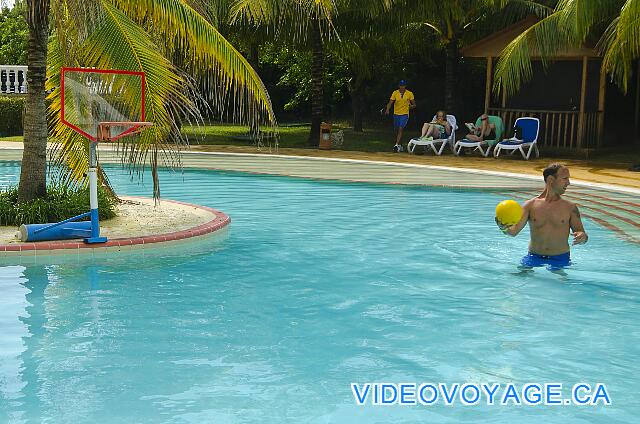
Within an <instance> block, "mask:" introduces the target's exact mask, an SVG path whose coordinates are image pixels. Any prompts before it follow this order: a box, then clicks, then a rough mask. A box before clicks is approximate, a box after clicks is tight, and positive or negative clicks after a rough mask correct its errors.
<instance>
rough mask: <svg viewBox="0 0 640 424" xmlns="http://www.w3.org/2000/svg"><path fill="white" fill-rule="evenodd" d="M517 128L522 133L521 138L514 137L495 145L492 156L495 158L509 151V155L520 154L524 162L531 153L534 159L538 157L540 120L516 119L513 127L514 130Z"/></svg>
mask: <svg viewBox="0 0 640 424" xmlns="http://www.w3.org/2000/svg"><path fill="white" fill-rule="evenodd" d="M517 127H519V128H520V130H521V131H522V138H517V137H515V136H514V137H511V138H508V139H506V140H502V141H501V142H500V143H498V144H496V147H495V149H493V155H494V156H495V157H498V156H500V152H501V151H503V150H508V151H511V154H513V153H515V151H516V150H517V151H519V152H520V153H522V157H523V158H524V159H526V160H529V157H530V156H531V152H532V151H535V152H536V157H539V156H540V151H539V150H538V134H539V133H540V120H539V119H538V118H529V117H524V118H518V119H516V122H515V124H514V125H513V128H514V129H515V128H517ZM525 150H526V152H525Z"/></svg>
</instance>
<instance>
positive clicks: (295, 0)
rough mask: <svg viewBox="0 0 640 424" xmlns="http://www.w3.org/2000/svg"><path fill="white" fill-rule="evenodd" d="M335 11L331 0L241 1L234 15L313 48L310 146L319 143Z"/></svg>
mask: <svg viewBox="0 0 640 424" xmlns="http://www.w3.org/2000/svg"><path fill="white" fill-rule="evenodd" d="M336 14H337V7H336V3H335V2H334V1H332V0H238V1H237V2H236V3H235V5H234V8H233V12H232V15H231V19H232V22H234V23H236V24H246V23H251V24H253V25H256V26H260V25H267V26H270V27H272V28H273V31H274V37H275V38H276V39H278V40H282V41H284V42H285V43H287V44H290V45H292V46H296V47H298V48H304V49H309V50H310V51H311V54H312V61H311V69H310V73H311V130H310V132H309V138H308V140H309V145H310V146H318V144H319V141H320V139H319V136H320V123H321V122H322V115H323V113H322V111H323V97H324V93H323V83H322V77H323V73H324V43H325V39H326V38H327V37H329V36H331V35H332V34H333V23H332V20H333V17H334V16H335V15H336Z"/></svg>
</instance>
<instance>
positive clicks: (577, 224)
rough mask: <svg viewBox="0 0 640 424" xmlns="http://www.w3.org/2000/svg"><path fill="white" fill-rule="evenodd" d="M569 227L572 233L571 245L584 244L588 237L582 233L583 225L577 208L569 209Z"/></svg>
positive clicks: (574, 206)
mask: <svg viewBox="0 0 640 424" xmlns="http://www.w3.org/2000/svg"><path fill="white" fill-rule="evenodd" d="M569 225H570V226H571V231H573V243H572V244H574V245H575V244H584V243H586V242H587V240H589V236H588V235H587V233H586V232H585V231H584V225H582V219H581V218H580V211H579V210H578V206H576V205H573V209H571V218H570V219H569Z"/></svg>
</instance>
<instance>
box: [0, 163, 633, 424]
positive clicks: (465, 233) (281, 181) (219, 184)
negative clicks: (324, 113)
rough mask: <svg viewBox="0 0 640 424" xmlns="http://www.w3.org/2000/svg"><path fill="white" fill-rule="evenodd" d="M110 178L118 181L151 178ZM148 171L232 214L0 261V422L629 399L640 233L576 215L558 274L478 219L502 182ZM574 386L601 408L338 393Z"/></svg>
mask: <svg viewBox="0 0 640 424" xmlns="http://www.w3.org/2000/svg"><path fill="white" fill-rule="evenodd" d="M14 166H15V165H14ZM3 169H4V171H6V172H4V176H5V178H6V179H11V178H13V177H6V176H8V175H16V176H17V175H18V173H17V167H16V168H15V171H16V172H13V173H12V172H10V169H11V167H10V166H5V168H3ZM110 176H111V179H112V182H113V183H114V184H115V186H116V187H117V190H118V192H119V193H122V194H127V195H147V194H148V193H149V192H150V189H149V187H148V186H147V187H143V186H139V185H138V184H137V183H135V182H131V181H130V179H129V177H128V175H126V174H124V173H122V172H120V171H117V170H115V169H111V170H110ZM161 178H162V181H163V185H162V193H163V196H164V197H165V198H170V199H176V200H180V201H186V202H191V203H197V204H202V205H205V206H210V207H215V208H217V209H219V210H222V211H224V212H225V213H227V214H228V215H230V216H231V217H232V220H233V221H232V224H231V226H230V228H229V230H228V231H229V232H228V235H227V237H226V238H225V239H224V240H212V241H210V242H208V243H203V244H202V245H201V249H196V250H195V251H194V250H193V249H189V251H188V252H189V253H188V256H184V257H182V256H180V255H179V254H178V253H179V252H176V248H171V249H168V250H167V251H165V252H163V251H159V252H158V253H155V254H144V255H139V254H136V252H129V253H126V252H125V253H121V254H113V255H105V256H104V257H101V260H100V261H92V260H79V261H70V262H68V263H65V262H62V263H53V262H52V263H47V262H46V260H45V261H42V258H41V259H40V260H39V261H38V263H37V264H30V265H10V264H6V266H3V267H2V268H0V287H1V289H0V293H2V297H0V328H2V335H1V336H0V422H15V423H23V422H25V423H32V422H33V423H36V422H52V423H60V422H74V423H94V422H100V423H121V422H136V423H158V422H167V423H192V422H193V423H202V422H229V423H236V422H247V423H253V422H262V423H282V422H296V423H301V422H311V423H329V422H330V423H334V422H335V423H352V422H363V423H365V422H366V423H373V422H381V423H382V422H394V423H404V422H406V423H413V422H434V423H448V422H452V423H453V422H491V423H514V422H517V423H538V422H542V421H544V422H545V423H582V422H589V423H615V422H620V423H622V422H633V421H634V420H635V419H636V417H637V416H638V414H640V408H639V407H638V403H637V402H636V394H637V387H638V377H637V376H638V375H640V365H638V364H639V359H640V343H639V341H640V340H639V333H638V330H637V328H638V327H637V323H638V321H637V320H638V316H639V314H640V306H639V304H640V289H639V288H638V284H637V282H638V281H639V280H640V271H639V270H638V268H637V263H638V258H640V246H638V245H637V244H635V243H632V242H629V241H626V240H624V239H621V238H620V237H619V236H618V235H617V234H615V233H614V232H612V231H610V230H607V229H605V228H603V227H602V226H600V225H596V223H595V222H594V221H592V220H590V219H585V226H586V229H587V231H588V232H589V234H590V242H589V244H587V245H586V246H579V247H577V248H575V249H574V250H573V255H572V256H573V262H574V265H573V266H572V267H571V268H569V269H568V270H566V275H557V274H554V273H551V272H548V271H546V270H545V269H537V270H536V271H535V272H534V273H532V274H527V275H520V274H519V270H518V269H517V263H518V261H519V258H520V257H521V256H522V255H523V254H524V253H525V252H526V249H527V241H528V240H527V237H526V235H524V234H523V235H521V236H520V237H518V238H507V237H504V236H502V234H500V233H499V232H498V230H497V229H496V228H495V225H494V224H493V209H494V207H495V204H496V203H497V202H498V201H499V200H501V199H503V198H504V197H505V194H504V193H500V192H495V191H486V190H479V189H473V190H470V189H455V190H454V189H438V188H419V187H407V186H383V185H375V184H354V183H341V182H332V181H312V180H305V179H296V178H288V177H274V176H259V175H251V174H245V173H235V172H222V171H205V170H186V171H185V173H184V176H183V175H180V174H173V173H170V172H167V171H163V172H162V175H161ZM147 181H150V179H148V180H147ZM569 190H570V191H571V188H570V189H569ZM177 249H179V248H177ZM583 381H584V382H588V383H592V384H593V383H597V382H600V383H605V384H606V385H607V388H608V391H609V394H610V395H611V398H612V401H613V404H612V405H611V406H607V407H585V406H581V407H579V406H568V407H559V406H535V407H513V406H510V407H507V406H486V405H478V406H466V407H463V406H461V405H459V404H456V405H455V406H454V407H450V406H444V405H442V404H438V405H435V406H431V407H427V406H420V405H418V406H412V407H402V406H393V407H379V406H377V407H374V406H371V405H369V406H364V407H362V406H356V404H355V401H354V397H353V394H352V392H351V387H350V384H351V383H354V382H356V383H365V382H397V383H401V382H417V383H421V382H445V383H456V382H458V383H464V382H479V383H485V382H486V383H492V382H497V383H503V382H504V383H506V382H513V383H517V384H524V383H526V382H540V383H543V382H561V383H563V384H565V385H568V386H570V385H572V384H574V383H578V382H583Z"/></svg>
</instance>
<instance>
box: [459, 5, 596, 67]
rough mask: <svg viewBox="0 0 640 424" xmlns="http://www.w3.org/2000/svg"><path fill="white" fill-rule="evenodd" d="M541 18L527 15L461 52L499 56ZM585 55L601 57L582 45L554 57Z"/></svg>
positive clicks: (481, 55)
mask: <svg viewBox="0 0 640 424" xmlns="http://www.w3.org/2000/svg"><path fill="white" fill-rule="evenodd" d="M539 20H540V19H539V18H538V17H537V16H533V15H530V16H527V17H526V18H524V19H523V20H521V21H519V22H516V23H515V24H513V25H510V26H508V27H506V28H504V29H502V30H500V31H498V32H494V33H493V34H491V35H489V36H487V37H485V38H483V39H481V40H478V41H476V42H475V43H473V44H470V45H468V46H465V47H463V48H462V49H461V51H460V53H461V54H462V56H464V57H499V56H500V53H502V50H503V49H504V48H505V47H506V46H507V44H509V43H510V42H511V41H513V40H514V39H515V38H516V37H517V36H519V35H520V34H522V33H523V32H524V31H525V30H526V29H527V28H529V27H531V26H532V25H533V24H535V23H536V22H538V21H539ZM583 56H587V57H599V55H598V53H597V52H596V51H595V50H594V49H593V48H590V47H585V46H582V47H580V48H570V49H568V50H566V51H563V52H558V53H556V54H555V55H554V56H553V58H554V59H577V58H581V57H583ZM531 57H532V58H534V59H539V55H538V54H537V52H535V51H533V52H532V54H531Z"/></svg>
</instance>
